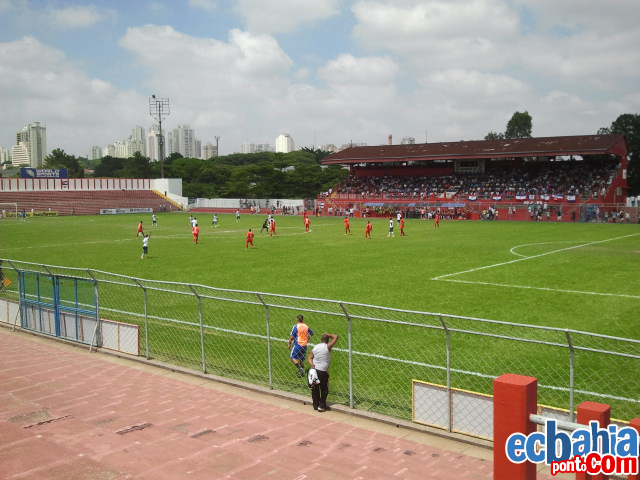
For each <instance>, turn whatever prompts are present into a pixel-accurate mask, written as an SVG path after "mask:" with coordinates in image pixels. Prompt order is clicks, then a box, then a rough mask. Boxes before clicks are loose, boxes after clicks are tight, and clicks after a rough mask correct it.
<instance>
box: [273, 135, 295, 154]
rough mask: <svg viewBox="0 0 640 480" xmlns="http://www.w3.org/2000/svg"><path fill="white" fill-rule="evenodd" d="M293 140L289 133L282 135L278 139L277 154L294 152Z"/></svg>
mask: <svg viewBox="0 0 640 480" xmlns="http://www.w3.org/2000/svg"><path fill="white" fill-rule="evenodd" d="M293 149H294V146H293V138H291V135H289V134H288V133H281V134H280V135H278V136H277V137H276V153H289V152H293Z"/></svg>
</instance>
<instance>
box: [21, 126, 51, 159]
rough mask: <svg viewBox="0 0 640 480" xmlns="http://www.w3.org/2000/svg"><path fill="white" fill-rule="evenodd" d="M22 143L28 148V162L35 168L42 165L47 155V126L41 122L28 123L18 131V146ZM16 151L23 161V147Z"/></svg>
mask: <svg viewBox="0 0 640 480" xmlns="http://www.w3.org/2000/svg"><path fill="white" fill-rule="evenodd" d="M20 143H24V146H25V147H26V149H27V158H28V163H27V164H28V165H29V166H30V167H33V168H37V167H41V166H42V164H43V162H44V158H45V157H46V156H47V127H45V126H44V125H40V122H35V123H32V124H30V125H27V126H26V127H24V128H23V129H22V131H20V132H17V133H16V146H17V147H19V146H20ZM16 151H18V152H19V153H18V155H19V157H20V161H21V162H23V161H24V158H23V156H22V155H23V154H22V149H21V148H18V149H17V150H16ZM21 165H23V163H21Z"/></svg>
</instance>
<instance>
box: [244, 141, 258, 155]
mask: <svg viewBox="0 0 640 480" xmlns="http://www.w3.org/2000/svg"><path fill="white" fill-rule="evenodd" d="M240 153H256V144H255V143H249V142H245V143H243V144H242V146H241V147H240Z"/></svg>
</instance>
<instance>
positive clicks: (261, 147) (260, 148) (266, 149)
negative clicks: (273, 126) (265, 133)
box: [256, 143, 273, 153]
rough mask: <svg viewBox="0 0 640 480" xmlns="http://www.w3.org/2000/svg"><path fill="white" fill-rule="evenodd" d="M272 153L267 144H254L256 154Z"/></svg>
mask: <svg viewBox="0 0 640 480" xmlns="http://www.w3.org/2000/svg"><path fill="white" fill-rule="evenodd" d="M260 152H273V147H272V146H271V145H269V144H268V143H256V153H260Z"/></svg>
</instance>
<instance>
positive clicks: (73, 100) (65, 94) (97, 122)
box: [0, 37, 147, 155]
mask: <svg viewBox="0 0 640 480" xmlns="http://www.w3.org/2000/svg"><path fill="white" fill-rule="evenodd" d="M0 90H1V91H2V92H3V109H5V110H6V111H10V112H12V114H11V115H3V116H1V117H0V131H1V132H2V135H3V137H2V140H3V142H2V144H3V145H7V146H8V145H12V144H13V143H14V142H15V132H16V131H18V130H20V129H21V128H22V127H23V126H24V125H27V124H28V123H32V122H36V121H39V122H41V123H43V124H44V125H47V145H48V147H49V150H52V149H54V148H57V147H60V148H63V149H64V150H66V151H68V152H70V153H73V154H78V155H86V154H87V152H88V151H89V148H90V147H91V146H92V145H94V144H106V143H109V142H113V141H114V140H117V139H122V138H125V137H126V136H127V135H129V133H130V132H129V129H130V128H131V127H132V126H133V125H135V124H139V123H140V122H142V121H143V120H145V121H146V119H145V117H146V115H145V113H146V108H147V104H146V103H145V102H146V101H147V100H146V98H144V97H142V96H140V95H138V94H136V93H134V92H131V91H119V90H118V89H116V88H115V87H114V86H113V85H111V84H109V83H108V82H104V81H102V80H99V79H93V78H90V77H88V76H87V75H86V74H85V73H84V72H82V71H80V70H78V69H77V67H76V66H75V65H74V64H73V63H72V62H71V61H70V60H69V59H68V58H67V57H66V56H65V55H64V53H62V52H61V51H60V50H57V49H55V48H52V47H49V46H47V45H45V44H43V43H41V42H40V41H38V40H36V39H35V38H33V37H23V38H21V39H19V40H16V41H13V42H9V43H0ZM129 125H131V127H129Z"/></svg>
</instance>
